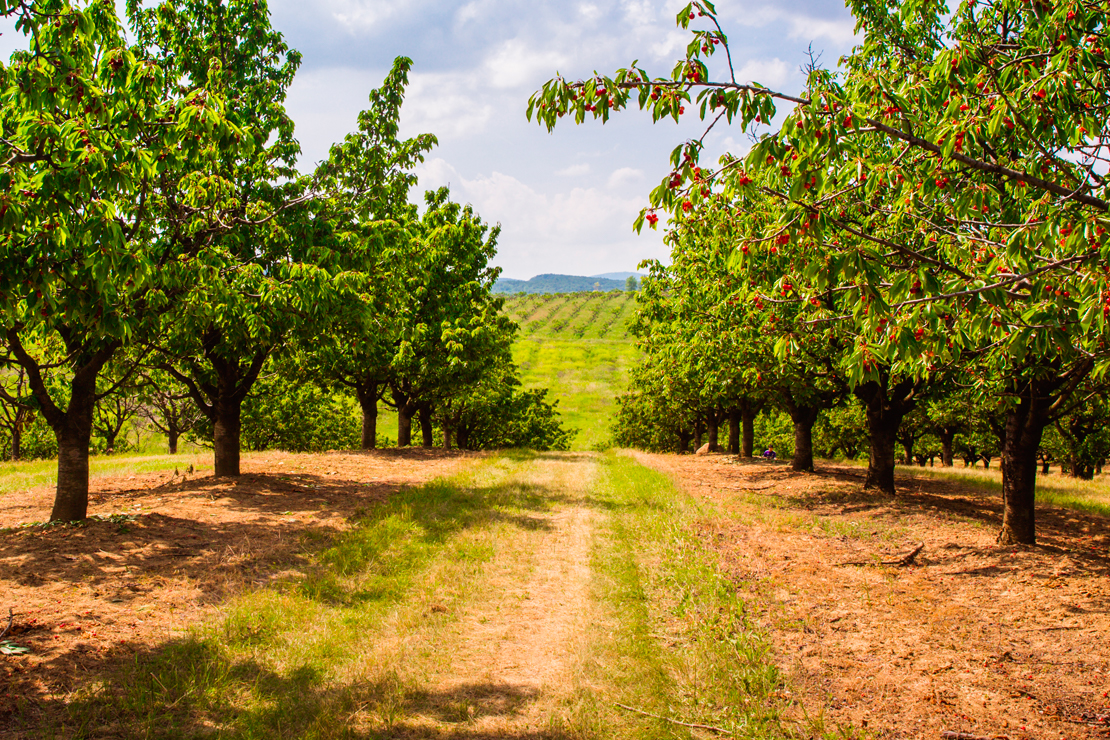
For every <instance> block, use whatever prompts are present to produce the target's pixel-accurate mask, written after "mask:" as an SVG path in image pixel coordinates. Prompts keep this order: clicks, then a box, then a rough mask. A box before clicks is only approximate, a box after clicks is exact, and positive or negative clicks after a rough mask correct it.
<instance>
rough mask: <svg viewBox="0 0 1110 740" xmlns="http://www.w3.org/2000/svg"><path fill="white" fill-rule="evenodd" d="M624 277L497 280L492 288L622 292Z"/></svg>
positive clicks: (551, 291)
mask: <svg viewBox="0 0 1110 740" xmlns="http://www.w3.org/2000/svg"><path fill="white" fill-rule="evenodd" d="M621 274H622V275H625V277H623V278H620V279H619V280H613V279H611V278H607V277H601V276H600V275H598V276H596V277H585V276H583V275H553V274H547V275H536V276H535V277H534V278H532V279H531V280H513V279H512V278H499V279H498V280H497V283H496V284H495V285H494V286H493V292H494V293H590V292H592V291H601V292H602V293H608V292H609V291H611V290H624V283H625V280H626V279H627V276H628V275H629V274H633V273H628V274H625V273H621Z"/></svg>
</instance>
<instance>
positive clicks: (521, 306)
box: [505, 292, 636, 450]
mask: <svg viewBox="0 0 1110 740" xmlns="http://www.w3.org/2000/svg"><path fill="white" fill-rule="evenodd" d="M635 305H636V303H635V294H633V293H622V292H611V293H574V294H556V295H527V296H514V297H511V298H509V299H508V300H507V301H506V303H505V311H506V313H507V314H508V315H509V316H511V317H512V318H513V319H514V320H515V321H517V322H518V323H519V324H520V326H521V331H520V334H519V336H518V338H517V341H516V342H515V344H514V345H513V359H514V361H515V362H516V363H517V364H518V365H519V366H520V370H521V380H522V381H523V382H524V385H525V387H526V388H548V389H549V390H550V391H551V393H550V396H549V398H550V399H551V400H557V401H559V411H560V413H561V414H562V418H563V422H564V424H565V425H566V426H568V427H571V428H573V429H577V430H578V434H577V435H576V436H575V438H574V440H573V441H572V443H571V446H572V448H573V449H576V450H589V449H597V448H603V447H605V446H606V445H607V444H608V443H609V440H610V438H611V436H612V432H611V429H610V427H611V425H612V419H613V417H614V415H615V413H616V397H617V395H618V394H620V393H621V392H623V391H624V390H625V384H626V383H627V378H628V371H629V368H630V367H631V366H632V364H633V363H634V362H635V359H636V349H635V347H634V345H633V343H632V338H631V336H630V335H629V333H628V322H629V320H630V318H631V316H632V313H633V310H634V309H635Z"/></svg>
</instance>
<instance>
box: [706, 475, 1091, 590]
mask: <svg viewBox="0 0 1110 740" xmlns="http://www.w3.org/2000/svg"><path fill="white" fill-rule="evenodd" d="M816 467H817V470H816V471H815V472H812V473H800V472H794V471H792V470H790V469H789V467H788V466H787V465H785V464H782V463H766V462H763V461H750V462H749V461H741V462H739V464H737V465H736V472H735V475H728V473H727V469H728V466H722V470H725V471H726V477H727V478H729V479H730V482H732V481H734V482H735V483H736V484H740V485H733V486H725V487H724V488H725V490H730V489H731V490H735V491H738V492H742V493H745V494H749V495H750V494H755V495H758V496H766V497H770V498H773V499H775V500H776V501H777V502H779V503H782V504H785V505H787V506H789V507H794V508H798V509H803V510H806V511H809V512H811V513H813V514H816V515H819V516H822V517H840V516H848V515H859V514H862V515H865V516H867V517H871V518H874V519H882V520H885V521H887V522H888V523H896V522H898V521H901V520H904V519H905V518H906V517H911V516H915V515H931V516H940V517H953V518H957V519H964V520H969V521H974V522H978V523H979V524H981V525H983V526H985V527H988V528H999V527H1001V523H1002V497H1001V494H1000V493H999V492H998V491H997V490H993V489H991V488H989V487H986V486H984V487H976V486H973V485H969V484H968V483H966V482H965V481H946V480H943V479H938V478H932V477H926V476H917V475H914V474H913V473H912V472H910V471H907V470H905V469H899V471H898V473H897V474H896V476H895V487H896V491H897V493H896V495H894V496H890V495H888V494H885V493H882V492H879V491H875V490H869V489H864V488H863V483H864V481H865V479H866V470H864V469H861V468H857V467H854V466H851V465H847V464H841V463H835V462H831V461H818V463H817V466H816ZM1037 542H1038V545H1037V551H1039V552H1043V553H1051V554H1057V555H1067V557H1068V558H1069V559H1070V560H1071V561H1073V562H1074V563H1075V565H1076V566H1077V567H1079V568H1082V569H1083V570H1085V571H1087V572H1089V573H1091V574H1097V575H1102V576H1110V519H1108V518H1107V517H1104V516H1101V515H1099V514H1094V513H1089V512H1085V511H1079V510H1075V509H1067V508H1063V507H1059V506H1052V505H1043V504H1038V505H1037ZM959 547H960V548H961V549H964V550H965V551H968V552H970V551H971V550H972V549H976V550H983V549H987V550H991V551H1000V552H1001V551H1010V550H1016V549H1021V548H1014V547H1010V546H1004V545H992V546H990V547H988V548H971V549H969V548H968V547H967V546H966V545H960V546H959ZM951 557H959V555H952V556H951ZM980 571H982V569H981V568H969V569H968V570H967V572H966V574H967V575H973V576H974V575H981V576H984V577H993V576H997V575H998V574H999V573H1001V572H1005V571H1004V570H999V569H997V568H996V569H995V570H994V571H992V572H980Z"/></svg>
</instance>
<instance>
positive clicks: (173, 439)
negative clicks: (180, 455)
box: [166, 422, 181, 455]
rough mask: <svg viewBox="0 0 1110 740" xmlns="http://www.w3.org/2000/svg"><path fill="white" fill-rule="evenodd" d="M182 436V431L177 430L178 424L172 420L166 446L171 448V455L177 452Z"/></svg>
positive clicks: (167, 433)
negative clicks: (178, 442)
mask: <svg viewBox="0 0 1110 740" xmlns="http://www.w3.org/2000/svg"><path fill="white" fill-rule="evenodd" d="M180 438H181V432H179V431H178V430H177V424H174V423H173V422H170V425H169V431H168V432H166V446H167V447H168V448H169V453H170V454H171V455H176V454H177V441H178V439H180Z"/></svg>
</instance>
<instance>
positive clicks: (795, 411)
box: [789, 403, 821, 472]
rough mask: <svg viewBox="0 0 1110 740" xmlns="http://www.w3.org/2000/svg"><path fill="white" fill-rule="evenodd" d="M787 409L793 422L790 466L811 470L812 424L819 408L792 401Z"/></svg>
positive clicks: (798, 469) (801, 469)
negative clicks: (792, 449) (792, 456)
mask: <svg viewBox="0 0 1110 740" xmlns="http://www.w3.org/2000/svg"><path fill="white" fill-rule="evenodd" d="M789 411H790V420H791V421H792V422H794V458H793V460H791V463H790V468H791V470H797V471H799V472H801V471H805V472H813V425H814V423H816V421H817V415H818V414H819V413H820V412H821V409H820V408H819V407H817V406H805V405H798V404H793V403H792V404H791V405H790V409H789Z"/></svg>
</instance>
